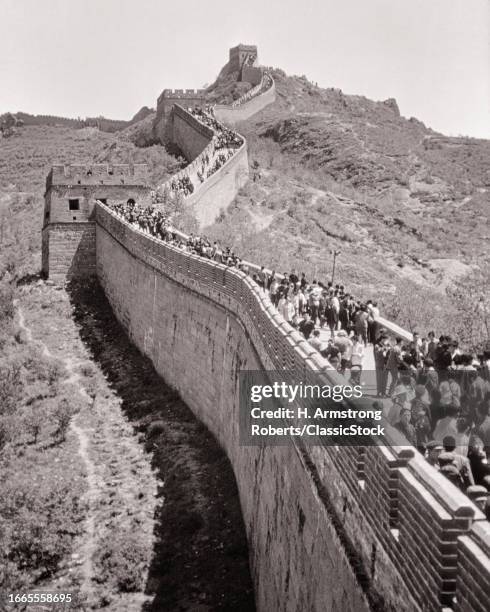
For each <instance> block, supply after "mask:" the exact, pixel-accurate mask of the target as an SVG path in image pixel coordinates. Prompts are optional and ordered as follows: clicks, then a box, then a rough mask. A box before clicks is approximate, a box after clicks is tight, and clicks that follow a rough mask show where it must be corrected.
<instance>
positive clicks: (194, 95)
mask: <svg viewBox="0 0 490 612" xmlns="http://www.w3.org/2000/svg"><path fill="white" fill-rule="evenodd" d="M205 96H206V90H205V89H164V90H163V91H162V93H161V94H160V95H159V96H158V100H157V109H158V106H161V105H162V104H165V106H166V107H168V102H169V101H170V102H172V103H173V101H174V100H190V101H192V102H193V103H199V104H201V103H202V101H203V100H204V98H205Z"/></svg>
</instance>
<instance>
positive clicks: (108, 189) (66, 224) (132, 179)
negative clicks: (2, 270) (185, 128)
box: [42, 164, 150, 280]
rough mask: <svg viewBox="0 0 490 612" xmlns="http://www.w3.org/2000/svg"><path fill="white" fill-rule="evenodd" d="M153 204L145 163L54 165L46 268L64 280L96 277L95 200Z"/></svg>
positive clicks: (47, 220)
mask: <svg viewBox="0 0 490 612" xmlns="http://www.w3.org/2000/svg"><path fill="white" fill-rule="evenodd" d="M129 199H133V200H134V201H135V202H138V203H141V204H142V205H147V204H149V203H150V188H149V184H148V167H147V165H146V164H137V165H129V164H121V165H116V166H108V165H107V164H96V165H88V166H87V165H73V166H53V168H52V169H51V171H50V173H49V174H48V176H47V178H46V193H45V195H44V222H43V232H42V270H43V273H44V275H45V276H49V277H50V278H54V279H55V280H64V279H67V278H73V277H77V276H91V275H93V274H95V263H96V262H95V215H94V206H95V200H100V201H101V202H102V203H104V204H111V203H118V202H127V201H128V200H129Z"/></svg>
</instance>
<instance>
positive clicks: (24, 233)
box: [0, 119, 180, 278]
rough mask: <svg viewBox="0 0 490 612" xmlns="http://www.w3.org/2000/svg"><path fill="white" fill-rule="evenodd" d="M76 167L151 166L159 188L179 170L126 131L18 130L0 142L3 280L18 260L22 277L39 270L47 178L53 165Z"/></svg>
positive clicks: (174, 162)
mask: <svg viewBox="0 0 490 612" xmlns="http://www.w3.org/2000/svg"><path fill="white" fill-rule="evenodd" d="M144 121H146V119H144V120H143V122H144ZM73 163H77V164H85V163H87V164H90V163H115V164H121V163H147V164H148V165H149V173H150V181H151V182H152V183H155V184H156V183H158V182H161V181H163V180H165V179H166V178H168V177H169V176H170V175H171V174H173V172H175V171H176V169H178V168H179V167H180V163H179V162H178V161H177V160H175V158H174V157H172V156H170V155H169V154H168V153H167V152H166V150H165V148H164V147H162V146H160V145H153V146H150V147H146V148H138V147H136V146H135V145H134V144H133V143H132V142H131V140H130V134H129V135H128V134H126V133H125V132H123V133H121V134H107V133H105V132H101V131H99V130H97V129H96V128H83V129H73V128H67V127H52V126H24V127H22V128H18V129H17V130H16V131H15V133H14V135H13V136H11V137H10V138H5V139H1V140H0V278H1V277H2V274H3V270H4V269H5V267H6V266H10V265H12V263H13V262H14V261H15V264H16V269H17V272H18V273H19V274H26V273H35V272H38V271H39V269H40V248H41V232H40V229H41V226H42V214H43V206H44V199H43V198H44V187H45V181H46V175H47V174H48V172H49V169H50V168H51V166H52V165H53V164H73Z"/></svg>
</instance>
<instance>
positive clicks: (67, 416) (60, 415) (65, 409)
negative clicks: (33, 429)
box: [53, 398, 76, 442]
mask: <svg viewBox="0 0 490 612" xmlns="http://www.w3.org/2000/svg"><path fill="white" fill-rule="evenodd" d="M75 412H76V410H75V409H74V407H73V406H71V405H70V403H69V402H68V400H67V399H66V398H62V399H61V400H60V401H59V402H58V404H57V406H56V408H55V412H54V415H53V416H54V418H55V421H56V424H57V427H56V430H55V431H54V434H53V435H54V437H55V438H58V439H59V441H60V442H64V441H65V439H66V432H67V431H68V427H69V426H70V421H71V418H72V416H73V414H74V413H75Z"/></svg>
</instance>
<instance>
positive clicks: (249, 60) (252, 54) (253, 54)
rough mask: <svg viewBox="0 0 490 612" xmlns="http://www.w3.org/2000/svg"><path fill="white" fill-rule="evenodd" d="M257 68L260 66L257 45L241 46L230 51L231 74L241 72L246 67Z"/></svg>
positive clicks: (229, 64)
mask: <svg viewBox="0 0 490 612" xmlns="http://www.w3.org/2000/svg"><path fill="white" fill-rule="evenodd" d="M245 64H246V65H247V66H256V65H257V64H258V54H257V45H243V44H241V43H240V44H239V45H237V46H236V47H232V48H231V49H230V60H229V63H228V66H229V70H230V72H240V70H241V69H242V68H243V66H244V65H245Z"/></svg>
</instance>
